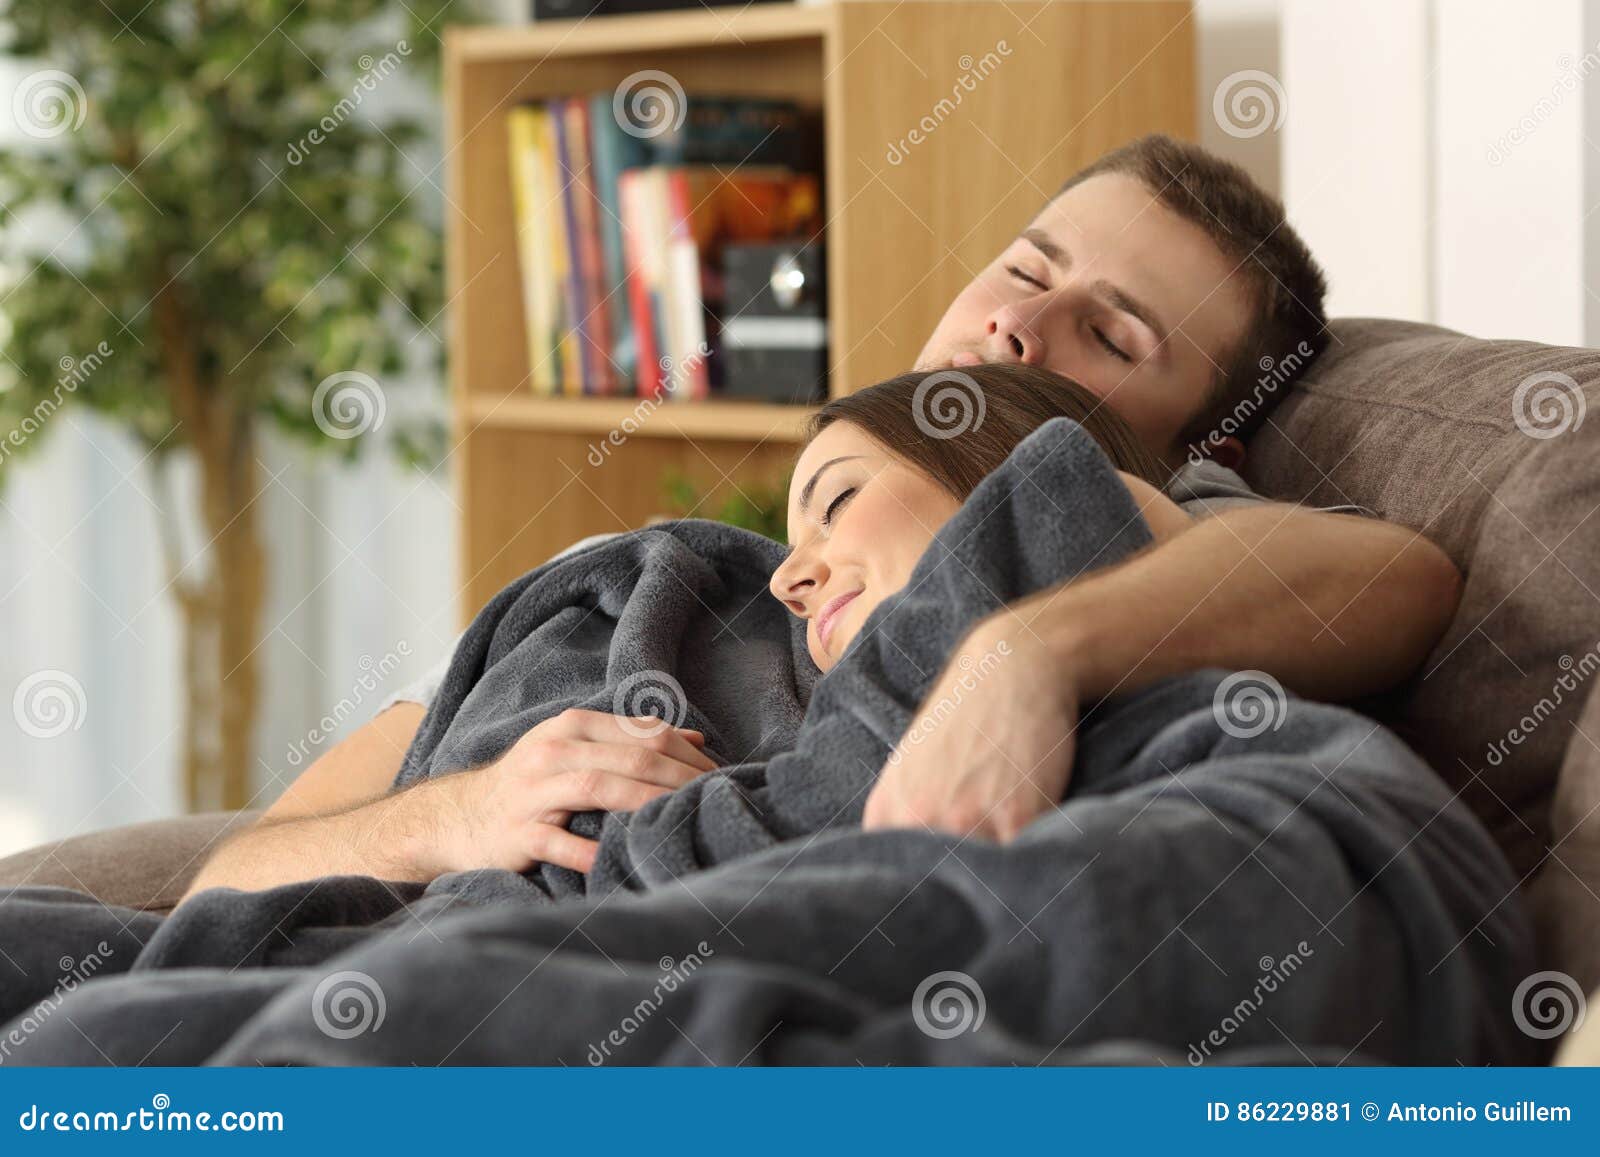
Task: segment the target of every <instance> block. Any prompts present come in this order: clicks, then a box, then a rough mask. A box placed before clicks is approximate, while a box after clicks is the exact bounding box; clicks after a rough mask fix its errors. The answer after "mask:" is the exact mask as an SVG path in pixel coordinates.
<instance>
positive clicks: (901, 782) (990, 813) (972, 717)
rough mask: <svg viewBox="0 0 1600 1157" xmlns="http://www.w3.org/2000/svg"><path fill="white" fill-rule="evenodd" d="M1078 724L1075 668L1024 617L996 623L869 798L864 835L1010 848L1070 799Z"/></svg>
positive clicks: (964, 650)
mask: <svg viewBox="0 0 1600 1157" xmlns="http://www.w3.org/2000/svg"><path fill="white" fill-rule="evenodd" d="M1077 719H1078V691H1077V688H1076V686H1075V684H1074V680H1073V677H1072V674H1071V670H1070V664H1067V663H1064V662H1062V658H1061V656H1059V655H1057V654H1054V653H1051V652H1048V651H1047V650H1046V649H1045V647H1044V645H1043V643H1042V642H1041V641H1040V640H1039V639H1038V638H1037V637H1035V636H1034V635H1032V634H1031V633H1030V632H1029V630H1028V628H1027V625H1026V624H1025V623H1024V622H1023V621H1022V620H1021V619H1020V618H1019V617H1018V616H1016V615H1013V614H1010V613H1008V612H1001V613H1000V614H998V615H995V616H992V617H991V618H989V619H987V620H986V621H984V622H983V623H981V624H979V626H978V627H976V628H975V629H974V630H973V631H972V632H971V633H970V634H969V635H968V636H967V638H966V640H965V641H964V642H963V643H962V644H961V646H960V647H958V648H957V649H956V653H955V655H954V656H953V657H952V659H951V661H950V663H949V665H948V666H946V668H945V670H944V672H943V674H941V675H940V676H939V679H938V681H937V682H935V683H934V685H933V687H932V689H931V690H930V691H929V692H928V695H927V697H926V699H924V700H923V704H922V708H921V710H920V711H918V713H917V716H916V718H915V719H914V720H913V721H912V723H911V726H910V728H909V729H907V731H906V733H905V735H904V736H903V737H902V738H901V740H900V743H899V744H898V745H897V746H896V747H895V749H894V752H893V753H892V754H891V755H890V756H889V762H888V763H887V764H886V765H885V766H884V769H883V773H882V775H881V776H880V777H879V778H878V782H877V784H876V786H874V787H873V789H872V792H871V794H869V795H868V796H867V807H866V812H865V814H864V815H863V817H862V821H861V824H862V827H863V828H867V829H872V828H916V827H921V828H931V829H933V830H935V831H942V832H950V833H952V834H954V835H959V836H969V835H971V836H979V837H982V838H984V839H992V840H998V841H1000V842H1002V843H1004V842H1007V841H1009V840H1011V839H1013V838H1014V837H1015V836H1016V835H1017V833H1018V832H1020V831H1021V830H1022V829H1023V828H1024V827H1026V826H1027V825H1028V823H1029V822H1031V821H1032V820H1033V819H1034V818H1036V817H1037V816H1039V815H1040V814H1042V813H1043V812H1045V811H1046V810H1048V809H1049V808H1052V807H1054V806H1055V805H1056V804H1057V803H1058V802H1060V800H1061V797H1062V795H1063V794H1064V793H1065V792H1066V790H1067V781H1068V779H1069V778H1070V777H1071V774H1072V756H1073V728H1074V727H1075V726H1076V724H1077Z"/></svg>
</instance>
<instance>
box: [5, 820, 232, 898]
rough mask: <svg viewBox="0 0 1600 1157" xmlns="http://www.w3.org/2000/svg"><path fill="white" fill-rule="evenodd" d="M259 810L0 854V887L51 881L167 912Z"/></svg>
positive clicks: (104, 833)
mask: <svg viewBox="0 0 1600 1157" xmlns="http://www.w3.org/2000/svg"><path fill="white" fill-rule="evenodd" d="M260 814H261V813H260V812H253V811H243V812H207V813H205V814H202V815H192V816H179V817H178V818H176V819H169V820H152V821H151V822H149V823H143V824H128V825H126V826H124V827H120V828H109V829H107V830H105V831H101V832H91V833H90V834H88V835H84V836H73V837H72V838H71V839H66V840H57V841H56V842H55V843H53V844H43V845H41V846H39V847H37V848H29V849H28V850H27V851H23V852H18V853H16V854H15V855H12V856H6V857H5V858H4V859H0V888H9V887H16V886H20V885H24V884H55V885H57V886H59V887H62V888H72V889H74V890H76V891H79V892H87V893H88V894H89V895H91V896H93V897H95V899H97V900H99V901H100V902H101V903H103V904H111V905H117V906H120V907H124V908H140V909H143V910H145V911H148V912H166V911H170V910H171V909H172V907H173V905H175V904H177V902H178V901H179V900H180V899H182V897H183V894H184V892H185V891H186V890H188V887H189V881H190V880H192V879H194V876H195V873H196V872H198V871H199V870H200V865H201V864H202V863H204V862H205V860H206V857H207V856H209V855H210V854H211V852H212V850H213V849H214V848H215V847H216V845H217V843H218V841H220V840H221V839H222V837H223V836H225V835H227V834H228V833H229V832H231V831H234V830H236V829H237V828H239V827H241V826H243V825H246V824H250V823H253V822H254V821H255V819H256V818H257V817H258V816H259V815H260Z"/></svg>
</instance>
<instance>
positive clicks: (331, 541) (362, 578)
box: [0, 399, 456, 855]
mask: <svg viewBox="0 0 1600 1157" xmlns="http://www.w3.org/2000/svg"><path fill="white" fill-rule="evenodd" d="M435 404H436V405H438V406H439V407H441V408H442V406H443V402H442V399H440V400H438V401H436V403H435ZM40 448H41V450H42V453H39V454H36V455H33V456H32V457H30V458H29V459H28V460H25V461H24V462H22V463H21V464H14V465H12V466H9V467H8V475H9V478H8V482H7V485H6V487H5V489H4V490H3V491H0V702H3V704H4V712H3V714H0V855H3V854H6V853H7V852H10V851H15V850H17V849H19V848H22V847H26V846H29V845H31V844H33V843H37V842H39V841H41V840H45V839H54V838H57V837H60V836H65V835H72V834H76V833H80V832H85V831H92V830H94V829H96V828H101V827H106V826H109V825H112V824H120V823H128V822H132V821H136V820H142V819H150V818H154V817H157V816H164V815H171V814H174V813H176V812H177V811H178V810H179V806H180V804H179V792H178V784H179V761H180V759H181V756H182V732H181V730H180V729H181V727H182V702H183V696H182V693H181V687H182V684H181V676H182V672H181V668H180V665H179V662H180V650H179V641H180V638H179V624H178V617H177V613H176V610H175V608H174V606H173V604H172V602H171V599H170V596H169V595H168V594H167V593H166V592H165V590H164V588H165V585H166V582H167V575H166V574H165V573H164V567H163V563H162V559H161V552H160V549H159V545H158V539H157V535H156V527H157V525H158V523H157V519H158V517H159V515H158V509H159V508H160V504H161V503H162V502H163V501H168V500H169V499H167V497H166V496H165V495H164V494H162V493H160V492H159V491H156V490H153V489H152V486H151V480H150V477H149V472H148V464H147V463H143V462H142V461H141V452H140V451H139V450H138V448H136V447H135V446H134V445H133V444H132V442H131V440H130V439H128V438H127V437H126V436H125V435H124V434H123V433H122V432H121V431H120V430H118V429H116V428H115V427H113V426H111V425H109V424H107V423H106V422H104V421H102V420H100V419H99V418H97V417H96V416H94V415H93V414H91V413H89V412H87V411H82V412H78V411H69V410H64V411H62V412H61V413H59V414H57V415H56V416H55V417H54V418H53V419H51V427H50V429H48V430H47V431H46V432H45V436H44V441H43V443H42V445H41V447H40ZM372 449H373V452H369V453H368V454H367V455H366V456H365V460H364V461H363V462H362V463H360V464H357V465H355V466H353V467H343V466H338V465H334V464H332V463H329V462H327V461H323V460H319V459H313V458H311V457H309V456H308V455H307V454H306V453H305V452H304V451H303V450H301V449H300V448H298V447H286V446H283V445H281V444H278V443H276V442H273V441H270V440H269V442H268V444H267V446H266V447H265V448H264V450H263V454H262V465H263V467H264V470H263V491H262V494H261V497H260V498H259V499H258V502H259V504H260V508H261V511H262V515H263V533H264V536H265V537H266V539H267V547H268V555H269V559H270V563H269V565H270V571H271V573H270V580H269V581H270V585H271V591H270V597H269V600H268V605H267V612H266V617H265V623H264V630H265V631H266V632H267V634H266V638H265V640H264V642H263V644H262V647H261V652H260V657H261V659H262V662H263V664H264V670H263V683H264V695H263V702H262V714H261V723H260V729H259V733H258V742H257V761H256V767H255V769H254V782H255V784H256V785H257V787H258V788H259V789H260V796H259V801H258V802H260V803H263V804H264V803H266V802H268V801H270V800H271V799H272V798H273V797H275V796H276V795H277V793H278V792H279V791H280V790H281V788H282V786H283V784H284V783H286V782H287V781H288V779H290V778H292V777H293V775H294V774H296V773H297V772H298V771H299V770H301V769H302V768H303V767H304V766H305V765H306V764H307V763H309V762H310V760H311V759H314V758H315V757H316V755H317V754H319V753H320V752H322V751H325V750H326V749H327V748H328V747H329V746H331V745H332V744H333V743H334V742H336V741H337V740H338V739H339V738H340V737H342V736H343V735H345V734H347V733H348V732H349V731H350V730H351V729H352V727H354V726H355V725H356V724H358V723H359V722H360V720H361V719H362V718H365V717H366V716H367V715H370V713H371V711H372V709H374V708H375V707H376V706H377V704H378V702H380V701H381V699H382V698H383V696H384V695H386V694H387V693H388V691H389V690H390V689H394V688H398V687H399V686H401V685H403V684H404V683H405V682H406V681H408V680H409V679H410V678H412V677H414V676H416V675H417V674H420V673H421V672H422V671H423V670H425V669H426V668H427V667H428V666H429V665H431V663H432V662H433V661H434V660H435V659H436V658H437V657H438V656H439V655H441V654H443V653H444V651H445V649H446V648H447V647H448V645H449V643H450V641H451V639H452V638H453V636H454V634H455V630H456V603H455V572H456V566H455V547H454V541H455V509H454V501H453V497H452V495H451V493H450V483H449V477H448V470H449V462H448V461H447V462H446V463H445V464H444V466H443V467H442V468H441V469H440V470H438V471H436V472H435V473H433V474H431V475H428V474H423V473H420V472H417V471H412V470H408V469H406V468H403V467H401V466H399V465H397V464H396V463H394V462H393V461H392V460H390V459H388V458H387V457H386V456H385V455H384V454H383V453H381V452H378V451H379V448H378V447H373V448H372ZM178 481H179V485H178V486H177V487H176V490H177V494H176V496H175V499H172V500H174V501H176V502H177V504H178V505H180V506H184V507H187V508H188V509H191V510H192V503H193V477H192V472H184V471H181V470H180V471H179V476H178ZM374 684H376V686H375V687H373V689H371V690H369V689H368V687H369V686H372V685H374ZM19 694H20V699H19ZM341 703H342V704H345V705H346V706H345V707H344V708H341V706H340V705H341ZM352 706H353V707H354V708H355V710H354V712H353V713H351V712H349V711H348V708H349V707H352ZM339 715H344V716H345V718H344V719H343V720H342V722H338V723H336V725H335V726H334V727H333V728H332V729H331V731H330V732H329V733H328V734H324V728H323V722H322V721H323V718H324V716H339Z"/></svg>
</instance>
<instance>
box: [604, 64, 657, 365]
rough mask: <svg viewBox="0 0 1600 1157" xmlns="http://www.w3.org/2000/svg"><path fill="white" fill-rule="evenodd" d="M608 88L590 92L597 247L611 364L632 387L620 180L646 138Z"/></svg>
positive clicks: (633, 345) (633, 347)
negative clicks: (626, 119) (628, 128)
mask: <svg viewBox="0 0 1600 1157" xmlns="http://www.w3.org/2000/svg"><path fill="white" fill-rule="evenodd" d="M612 97H613V94H612V92H611V91H610V90H607V91H605V92H603V93H596V94H594V95H593V96H591V97H590V98H589V152H590V167H591V171H592V173H593V179H594V195H595V201H596V207H597V213H596V216H597V218H598V220H599V222H600V249H601V253H602V255H603V259H604V262H605V281H604V290H605V295H606V299H607V301H608V302H609V304H610V317H611V322H612V325H611V370H612V373H613V375H614V377H615V378H616V380H617V382H618V388H619V389H620V390H623V391H631V390H632V389H633V382H634V380H635V378H636V376H637V374H638V364H639V347H638V342H637V341H636V340H635V338H634V333H633V326H632V325H630V324H628V322H627V316H628V313H629V310H630V309H631V302H630V299H629V296H628V288H627V254H626V250H625V246H624V245H623V239H622V205H621V200H620V196H621V193H620V183H621V179H622V175H623V171H624V170H625V169H629V168H635V167H638V166H640V165H643V164H645V163H646V162H647V161H648V160H649V154H648V151H647V150H646V149H645V143H644V141H643V140H642V139H641V138H639V137H636V136H633V135H632V134H630V133H626V132H623V131H622V126H621V125H619V124H617V119H616V114H615V110H614V108H613V102H612Z"/></svg>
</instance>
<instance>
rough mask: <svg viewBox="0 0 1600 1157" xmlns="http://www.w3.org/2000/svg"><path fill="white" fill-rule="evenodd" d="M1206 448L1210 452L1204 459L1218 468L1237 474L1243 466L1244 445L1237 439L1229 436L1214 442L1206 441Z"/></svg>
mask: <svg viewBox="0 0 1600 1157" xmlns="http://www.w3.org/2000/svg"><path fill="white" fill-rule="evenodd" d="M1206 446H1207V448H1208V450H1209V451H1210V453H1208V454H1207V455H1206V457H1208V458H1210V459H1211V460H1212V461H1213V462H1215V463H1216V464H1217V465H1218V466H1223V467H1226V468H1227V469H1229V470H1232V471H1235V472H1237V471H1238V470H1239V468H1240V467H1242V466H1243V465H1244V443H1243V442H1241V441H1239V439H1237V438H1235V437H1233V436H1231V435H1230V436H1228V437H1226V438H1219V439H1215V440H1212V439H1207V440H1206Z"/></svg>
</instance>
